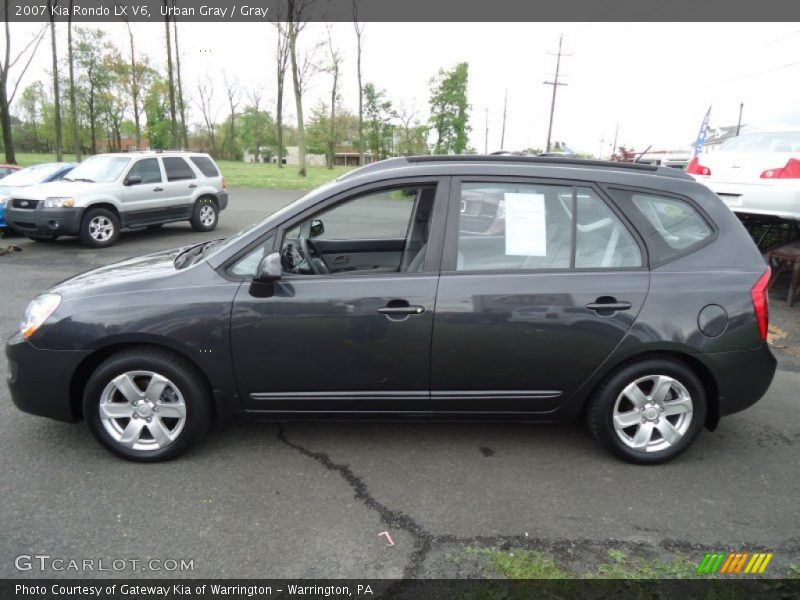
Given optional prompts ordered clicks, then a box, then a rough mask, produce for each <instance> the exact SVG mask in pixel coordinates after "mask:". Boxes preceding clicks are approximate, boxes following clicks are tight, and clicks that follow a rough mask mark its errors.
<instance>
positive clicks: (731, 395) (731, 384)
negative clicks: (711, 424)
mask: <svg viewBox="0 0 800 600" xmlns="http://www.w3.org/2000/svg"><path fill="white" fill-rule="evenodd" d="M697 358H699V359H700V360H701V361H702V362H703V363H704V364H705V365H706V367H707V368H708V370H709V371H711V373H712V375H713V376H714V379H715V380H716V383H717V388H718V391H719V416H721V417H724V416H725V415H731V414H733V413H737V412H739V411H742V410H744V409H746V408H749V407H750V406H752V405H753V404H755V403H756V402H758V401H759V400H760V399H761V397H762V396H763V395H764V394H765V393H766V392H767V390H768V389H769V386H770V384H771V383H772V378H773V377H774V376H775V369H776V367H777V364H778V361H777V360H776V359H775V356H774V355H773V354H772V351H771V350H770V349H769V346H768V345H767V344H766V343H764V344H762V345H761V346H759V347H758V348H755V349H753V350H741V351H737V352H716V353H712V354H703V355H699V356H698V357H697Z"/></svg>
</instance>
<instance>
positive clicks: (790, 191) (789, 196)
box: [701, 180, 800, 221]
mask: <svg viewBox="0 0 800 600" xmlns="http://www.w3.org/2000/svg"><path fill="white" fill-rule="evenodd" d="M701 182H702V183H704V184H706V185H707V186H708V187H709V188H711V190H712V191H713V192H714V193H715V194H717V195H718V196H719V197H720V198H721V199H722V201H723V202H724V203H725V204H727V205H728V207H729V208H730V209H731V210H732V211H733V212H735V213H742V214H750V215H764V216H771V217H778V218H781V219H787V220H793V221H800V186H798V184H797V183H795V182H794V181H786V180H777V181H771V182H769V183H763V184H761V183H740V182H724V181H714V180H706V181H702V180H701Z"/></svg>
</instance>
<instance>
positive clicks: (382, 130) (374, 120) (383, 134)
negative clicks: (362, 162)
mask: <svg viewBox="0 0 800 600" xmlns="http://www.w3.org/2000/svg"><path fill="white" fill-rule="evenodd" d="M394 116H395V112H394V110H393V109H392V102H391V100H387V99H386V90H378V89H376V88H375V85H374V84H373V83H367V84H364V117H365V121H364V126H365V129H364V141H366V143H367V146H368V147H369V149H370V150H371V151H372V153H373V155H374V156H375V157H376V158H377V159H379V160H380V159H384V158H386V157H387V156H388V155H389V150H390V148H391V147H392V140H393V133H394V126H392V125H391V120H392V118H394Z"/></svg>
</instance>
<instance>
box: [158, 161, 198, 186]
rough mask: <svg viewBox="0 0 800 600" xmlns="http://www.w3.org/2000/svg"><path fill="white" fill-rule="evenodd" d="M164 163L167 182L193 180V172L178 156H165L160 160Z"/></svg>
mask: <svg viewBox="0 0 800 600" xmlns="http://www.w3.org/2000/svg"><path fill="white" fill-rule="evenodd" d="M161 160H162V161H164V170H165V171H166V172H167V181H181V180H183V179H194V178H195V175H194V171H193V170H192V167H190V166H189V163H187V162H186V161H185V160H183V159H182V158H181V157H180V156H167V157H164V158H162V159H161Z"/></svg>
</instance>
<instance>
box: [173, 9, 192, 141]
mask: <svg viewBox="0 0 800 600" xmlns="http://www.w3.org/2000/svg"><path fill="white" fill-rule="evenodd" d="M172 6H173V8H174V7H175V0H172ZM172 29H173V33H174V34H175V35H174V39H175V68H176V72H177V75H178V109H179V110H180V114H181V136H182V138H183V148H185V149H188V147H189V132H188V130H187V129H186V105H185V104H184V101H183V83H182V82H181V51H180V47H179V46H178V17H177V16H173V18H172Z"/></svg>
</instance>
